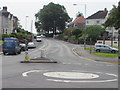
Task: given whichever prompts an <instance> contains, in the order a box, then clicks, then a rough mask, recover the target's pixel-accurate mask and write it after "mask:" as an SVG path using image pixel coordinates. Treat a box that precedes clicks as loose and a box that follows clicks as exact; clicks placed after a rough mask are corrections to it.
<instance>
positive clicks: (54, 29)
mask: <svg viewBox="0 0 120 90" xmlns="http://www.w3.org/2000/svg"><path fill="white" fill-rule="evenodd" d="M55 22H56V21H55V20H54V21H53V23H54V28H53V37H54V36H55V32H56V25H55V24H56V23H55Z"/></svg>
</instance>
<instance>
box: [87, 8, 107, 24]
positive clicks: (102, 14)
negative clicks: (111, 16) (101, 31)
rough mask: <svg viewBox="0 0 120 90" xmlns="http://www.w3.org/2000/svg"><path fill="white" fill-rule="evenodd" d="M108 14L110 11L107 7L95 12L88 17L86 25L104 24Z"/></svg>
mask: <svg viewBox="0 0 120 90" xmlns="http://www.w3.org/2000/svg"><path fill="white" fill-rule="evenodd" d="M107 14H108V11H107V9H106V8H105V9H104V10H100V11H98V12H96V13H94V14H93V15H91V16H89V17H88V18H86V26H89V25H102V24H103V23H104V22H105V20H106V16H107Z"/></svg>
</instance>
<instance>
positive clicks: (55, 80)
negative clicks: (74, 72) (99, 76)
mask: <svg viewBox="0 0 120 90" xmlns="http://www.w3.org/2000/svg"><path fill="white" fill-rule="evenodd" d="M47 80H48V81H54V82H65V83H69V82H74V83H75V82H76V83H80V82H82V83H100V82H113V81H117V79H111V80H101V81H100V80H99V81H97V80H96V81H93V80H92V81H88V80H85V81H75V80H60V79H47Z"/></svg>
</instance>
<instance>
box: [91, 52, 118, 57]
mask: <svg viewBox="0 0 120 90" xmlns="http://www.w3.org/2000/svg"><path fill="white" fill-rule="evenodd" d="M93 54H94V55H97V56H101V57H107V58H115V57H117V56H118V54H117V53H100V52H93Z"/></svg>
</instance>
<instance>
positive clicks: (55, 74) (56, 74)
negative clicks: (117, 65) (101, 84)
mask: <svg viewBox="0 0 120 90" xmlns="http://www.w3.org/2000/svg"><path fill="white" fill-rule="evenodd" d="M43 75H45V76H48V77H55V78H64V79H93V78H98V77H99V75H97V74H92V73H79V72H47V73H44V74H43Z"/></svg>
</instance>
